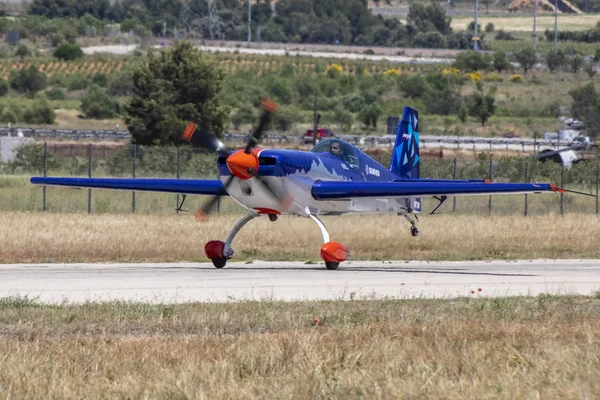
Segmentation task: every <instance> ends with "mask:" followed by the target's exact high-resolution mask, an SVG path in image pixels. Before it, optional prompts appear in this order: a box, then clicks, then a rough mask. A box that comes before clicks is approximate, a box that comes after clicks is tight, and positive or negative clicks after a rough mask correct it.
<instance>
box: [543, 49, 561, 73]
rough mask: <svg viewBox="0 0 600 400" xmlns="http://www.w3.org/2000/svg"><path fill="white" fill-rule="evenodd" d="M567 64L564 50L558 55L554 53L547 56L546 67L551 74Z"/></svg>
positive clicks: (559, 51) (551, 52) (558, 52)
mask: <svg viewBox="0 0 600 400" xmlns="http://www.w3.org/2000/svg"><path fill="white" fill-rule="evenodd" d="M565 62H566V58H565V53H563V52H562V50H558V51H557V52H556V53H555V52H553V51H550V52H548V54H546V65H547V66H548V69H549V70H550V72H552V71H556V70H557V69H559V68H560V67H562V66H564V65H565Z"/></svg>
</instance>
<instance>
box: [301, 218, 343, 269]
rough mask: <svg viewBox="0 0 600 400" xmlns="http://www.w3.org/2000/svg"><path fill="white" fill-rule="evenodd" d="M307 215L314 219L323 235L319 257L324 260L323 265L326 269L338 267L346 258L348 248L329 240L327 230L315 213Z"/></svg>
mask: <svg viewBox="0 0 600 400" xmlns="http://www.w3.org/2000/svg"><path fill="white" fill-rule="evenodd" d="M308 217H309V218H310V219H312V220H313V221H315V223H316V224H317V226H318V227H319V229H320V230H321V235H323V243H324V244H323V246H321V258H322V259H323V261H325V267H326V268H327V269H328V270H335V269H338V267H339V265H340V262H342V261H346V260H347V259H348V254H349V253H348V250H347V249H346V248H345V247H344V246H343V245H342V244H341V243H338V242H330V241H329V232H327V228H325V225H324V224H323V222H322V221H321V220H320V219H319V218H318V217H317V216H316V215H312V214H310V215H309V216H308Z"/></svg>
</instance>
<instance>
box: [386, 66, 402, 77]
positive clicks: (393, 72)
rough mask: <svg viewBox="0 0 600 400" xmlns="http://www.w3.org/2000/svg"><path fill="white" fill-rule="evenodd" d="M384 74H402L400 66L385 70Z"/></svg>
mask: <svg viewBox="0 0 600 400" xmlns="http://www.w3.org/2000/svg"><path fill="white" fill-rule="evenodd" d="M383 75H385V76H399V75H400V69H399V68H392V69H388V70H387V71H385V72H384V73H383Z"/></svg>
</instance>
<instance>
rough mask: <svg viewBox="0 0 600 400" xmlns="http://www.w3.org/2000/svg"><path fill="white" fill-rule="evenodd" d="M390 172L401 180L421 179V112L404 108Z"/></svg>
mask: <svg viewBox="0 0 600 400" xmlns="http://www.w3.org/2000/svg"><path fill="white" fill-rule="evenodd" d="M390 171H392V172H393V173H394V174H396V175H398V176H399V177H400V178H408V179H415V178H420V177H421V158H420V156H419V112H418V111H417V110H415V109H413V108H410V107H404V112H403V113H402V120H401V121H400V123H399V124H398V131H397V133H396V144H395V145H394V150H393V153H392V161H391V162H390Z"/></svg>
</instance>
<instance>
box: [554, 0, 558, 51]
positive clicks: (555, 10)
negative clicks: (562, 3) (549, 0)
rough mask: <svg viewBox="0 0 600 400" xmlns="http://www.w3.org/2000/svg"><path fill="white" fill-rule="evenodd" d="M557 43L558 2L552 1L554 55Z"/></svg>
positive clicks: (556, 0)
mask: <svg viewBox="0 0 600 400" xmlns="http://www.w3.org/2000/svg"><path fill="white" fill-rule="evenodd" d="M557 43H558V0H554V54H556V47H557Z"/></svg>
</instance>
